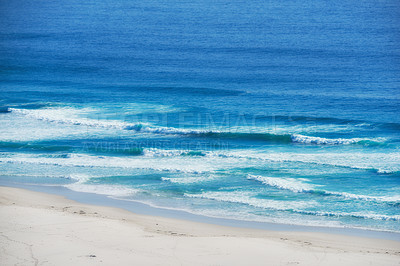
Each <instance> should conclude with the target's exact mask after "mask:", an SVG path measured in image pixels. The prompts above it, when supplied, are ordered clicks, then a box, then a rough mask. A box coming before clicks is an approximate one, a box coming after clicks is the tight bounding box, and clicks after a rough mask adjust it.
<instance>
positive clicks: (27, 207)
mask: <svg viewBox="0 0 400 266" xmlns="http://www.w3.org/2000/svg"><path fill="white" fill-rule="evenodd" d="M0 203H1V205H0V215H1V222H0V228H1V238H0V241H1V242H0V243H1V250H0V258H1V261H2V263H1V264H2V265H98V264H102V265H399V264H400V242H396V241H391V240H382V239H369V238H359V237H351V236H344V235H334V234H332V235H331V234H322V233H308V232H307V233H306V232H275V231H266V230H255V229H254V230H253V229H243V228H233V227H224V226H217V225H209V224H202V223H195V222H189V221H183V220H174V219H168V218H162V217H153V216H144V215H137V214H134V213H131V212H128V211H125V210H121V209H117V208H110V207H100V206H92V205H85V204H80V203H78V202H75V201H72V200H68V199H65V198H63V197H61V196H56V195H51V194H45V193H39V192H32V191H28V190H23V189H17V188H9V187H0Z"/></svg>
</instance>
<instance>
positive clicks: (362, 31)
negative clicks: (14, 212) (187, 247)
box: [0, 0, 400, 232]
mask: <svg viewBox="0 0 400 266" xmlns="http://www.w3.org/2000/svg"><path fill="white" fill-rule="evenodd" d="M0 7H1V8H0V95H1V97H0V181H1V182H8V183H13V184H36V185H41V186H62V187H65V188H67V189H70V190H73V191H77V192H84V193H96V194H101V195H105V196H107V197H111V198H113V199H116V200H120V201H121V204H122V202H123V203H124V204H127V202H141V203H144V204H147V205H149V206H153V207H157V208H164V209H170V210H180V211H184V212H187V213H193V214H198V215H203V216H207V217H219V218H226V219H234V220H240V221H256V222H261V223H263V222H265V223H278V224H291V225H307V226H322V227H332V228H361V229H368V230H379V231H391V232H400V153H399V151H400V115H399V114H400V46H399V45H398V44H399V42H400V3H399V2H398V1H394V0H393V1H391V0H388V1H372V0H365V1H355V0H349V1H342V2H337V1H336V2H326V1H311V0H307V1H290V2H282V1H276V0H271V1H241V0H235V1H227V0H217V1H209V0H204V1H198V2H193V1H168V2H161V1H154V0H151V1H127V0H117V1H110V0H105V1H83V2H82V1H76V0H71V1H67V2H59V1H26V0H25V1H20V0H17V1H1V2H0Z"/></svg>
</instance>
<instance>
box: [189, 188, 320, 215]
mask: <svg viewBox="0 0 400 266" xmlns="http://www.w3.org/2000/svg"><path fill="white" fill-rule="evenodd" d="M184 196H185V197H189V198H201V199H210V200H216V201H221V202H230V203H240V204H245V205H249V206H253V207H256V208H262V209H269V210H275V211H287V210H293V209H296V208H307V207H313V206H314V205H315V204H316V203H315V202H312V201H308V202H305V201H276V200H268V199H259V198H254V197H253V196H254V195H253V194H251V193H248V192H243V191H231V192H223V191H215V192H203V193H201V194H188V193H185V194H184Z"/></svg>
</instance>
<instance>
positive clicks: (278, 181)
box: [247, 175, 400, 203]
mask: <svg viewBox="0 0 400 266" xmlns="http://www.w3.org/2000/svg"><path fill="white" fill-rule="evenodd" d="M247 179H249V180H256V181H259V182H261V183H263V184H265V185H267V186H270V187H275V188H278V189H284V190H289V191H292V192H295V193H318V194H320V195H327V196H337V197H342V198H345V199H355V200H364V201H378V202H387V203H398V202H400V195H397V196H369V195H357V194H353V193H348V192H336V191H327V190H317V189H316V187H319V186H320V185H315V184H313V185H312V184H308V183H303V182H301V180H298V179H294V178H278V177H267V176H256V175H248V176H247Z"/></svg>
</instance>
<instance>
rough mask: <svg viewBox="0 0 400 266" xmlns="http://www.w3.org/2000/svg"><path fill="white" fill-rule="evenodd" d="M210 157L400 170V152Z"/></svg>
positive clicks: (239, 153) (254, 153)
mask: <svg viewBox="0 0 400 266" xmlns="http://www.w3.org/2000/svg"><path fill="white" fill-rule="evenodd" d="M208 156H210V157H216V156H219V157H230V158H242V159H249V160H261V161H270V162H296V163H310V164H317V165H327V166H334V167H344V168H351V169H362V170H374V171H376V172H377V173H386V174H388V173H396V172H400V153H395V152H391V153H292V152H286V153H282V152H281V153H261V152H257V151H250V150H247V151H230V152H228V153H224V154H222V153H216V152H214V153H210V154H209V155H208Z"/></svg>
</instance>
